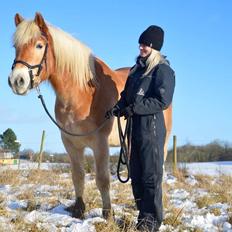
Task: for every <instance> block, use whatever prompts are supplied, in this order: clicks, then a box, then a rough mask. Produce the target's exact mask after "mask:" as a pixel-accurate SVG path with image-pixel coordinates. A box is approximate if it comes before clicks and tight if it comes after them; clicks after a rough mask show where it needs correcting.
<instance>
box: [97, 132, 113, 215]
mask: <svg viewBox="0 0 232 232" xmlns="http://www.w3.org/2000/svg"><path fill="white" fill-rule="evenodd" d="M93 151H94V157H95V164H96V184H97V187H98V189H99V191H100V193H101V198H102V204H103V207H102V214H103V217H104V218H106V219H107V218H109V216H110V215H111V201H110V175H109V145H108V139H107V137H103V138H100V136H99V137H98V142H97V144H95V146H94V147H93Z"/></svg>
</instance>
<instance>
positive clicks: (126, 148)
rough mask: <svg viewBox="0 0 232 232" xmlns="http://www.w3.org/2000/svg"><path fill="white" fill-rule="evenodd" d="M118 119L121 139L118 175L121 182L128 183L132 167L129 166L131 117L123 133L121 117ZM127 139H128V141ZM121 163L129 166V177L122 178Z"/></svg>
mask: <svg viewBox="0 0 232 232" xmlns="http://www.w3.org/2000/svg"><path fill="white" fill-rule="evenodd" d="M117 121H118V133H119V140H120V146H121V149H120V153H119V159H118V166H117V177H118V179H119V181H120V182H121V183H127V182H128V181H129V179H130V167H129V154H130V150H131V123H132V120H131V117H129V118H128V119H127V122H126V127H125V131H124V133H123V130H122V126H121V122H120V117H119V116H118V117H117ZM126 140H127V141H126ZM121 165H126V168H127V177H126V179H122V178H121V175H120V168H121Z"/></svg>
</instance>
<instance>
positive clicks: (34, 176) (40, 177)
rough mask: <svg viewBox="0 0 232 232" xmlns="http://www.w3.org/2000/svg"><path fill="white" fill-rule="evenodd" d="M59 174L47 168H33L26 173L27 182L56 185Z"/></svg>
mask: <svg viewBox="0 0 232 232" xmlns="http://www.w3.org/2000/svg"><path fill="white" fill-rule="evenodd" d="M58 179H59V176H58V175H57V174H56V173H55V172H52V171H49V170H39V169H34V170H30V173H29V175H28V182H29V183H34V184H47V185H56V184H57V181H58Z"/></svg>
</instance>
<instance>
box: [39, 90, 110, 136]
mask: <svg viewBox="0 0 232 232" xmlns="http://www.w3.org/2000/svg"><path fill="white" fill-rule="evenodd" d="M36 90H37V93H38V98H39V99H40V101H41V103H42V105H43V108H44V110H45V112H46V113H47V115H48V117H49V118H50V119H51V120H52V122H53V123H54V124H55V125H56V126H57V127H58V128H59V129H60V130H61V131H63V132H64V133H66V134H68V135H71V136H78V137H83V136H88V135H92V134H94V133H96V132H97V131H99V130H100V129H101V128H103V127H104V126H105V124H106V122H107V120H108V119H105V120H104V121H103V122H102V123H101V125H100V126H99V127H97V128H96V129H94V130H92V131H89V132H86V133H83V134H76V133H72V132H69V131H67V130H66V129H64V128H63V127H61V126H60V125H59V124H58V123H57V122H56V120H55V119H54V118H53V117H52V115H51V114H50V113H49V111H48V109H47V106H46V104H45V101H44V99H43V95H42V94H41V93H40V89H39V87H38V86H37V87H36Z"/></svg>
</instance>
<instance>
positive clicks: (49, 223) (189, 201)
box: [0, 162, 232, 232]
mask: <svg viewBox="0 0 232 232" xmlns="http://www.w3.org/2000/svg"><path fill="white" fill-rule="evenodd" d="M20 167H21V166H20ZM25 167H36V168H37V166H36V165H32V164H29V163H27V164H22V169H25V170H26V168H25ZM50 167H51V164H42V165H41V168H45V169H49V168H50ZM185 167H187V168H188V170H189V173H190V174H189V175H188V176H186V178H185V180H184V183H185V184H186V185H189V186H192V188H194V189H193V191H192V192H191V193H190V192H188V191H187V190H186V189H184V188H181V187H178V188H177V187H176V184H177V182H178V180H177V178H176V177H174V176H173V175H172V174H171V173H167V175H165V177H164V182H165V184H167V185H168V186H170V191H169V192H168V193H166V194H167V196H168V197H169V200H170V203H171V204H172V205H173V206H174V207H176V208H177V209H178V210H179V211H181V212H182V214H181V216H180V220H181V222H182V225H184V226H185V227H186V228H185V229H182V230H180V231H186V232H187V231H194V229H196V228H198V229H200V230H202V231H203V232H218V231H222V232H232V225H231V224H230V223H229V221H228V216H229V215H228V208H229V207H231V206H230V205H229V203H228V204H227V203H222V202H219V203H216V204H212V205H210V206H209V207H207V208H206V207H203V208H198V206H197V204H196V197H200V196H205V195H207V194H208V193H207V192H206V191H205V190H204V189H201V188H198V187H197V184H198V181H197V179H196V178H195V176H194V175H196V174H197V173H198V174H199V173H202V174H207V175H211V176H213V175H215V176H218V175H219V174H222V173H223V174H225V173H226V174H228V175H231V174H232V171H231V170H232V162H222V163H218V162H217V163H216V162H214V163H200V164H196V163H191V164H186V166H185ZM8 168H9V167H8ZM229 170H230V171H229ZM26 176H27V174H26V175H25V177H26ZM60 178H62V179H63V180H65V179H66V178H70V175H69V174H67V173H63V174H61V175H60ZM111 180H112V182H113V184H118V180H117V179H116V178H115V176H112V179H111ZM86 181H87V182H92V181H93V178H92V177H91V176H90V175H87V176H86ZM113 184H112V186H113ZM29 188H33V190H34V193H35V196H37V197H40V198H43V197H51V195H52V192H53V191H62V188H61V187H60V186H56V185H53V186H51V185H42V184H22V185H21V186H17V187H15V186H14V187H12V186H10V185H3V184H1V185H0V195H1V196H3V198H4V200H3V202H2V203H1V207H5V209H6V210H7V212H8V214H11V215H12V216H11V217H12V218H14V217H15V214H16V212H17V210H18V209H24V208H26V207H27V204H28V202H27V201H25V200H19V199H17V195H18V194H19V193H20V192H22V191H23V190H25V189H29ZM115 194H116V191H115V190H114V189H111V198H112V199H114V195H115ZM131 199H133V196H131ZM132 201H133V200H132ZM73 203H74V201H73V200H67V199H59V202H58V203H57V204H56V205H55V207H52V208H51V207H49V204H47V205H46V204H45V205H43V207H42V206H41V207H39V208H38V209H35V210H32V211H31V212H28V211H23V210H22V211H20V212H22V218H23V220H24V221H25V223H29V224H36V225H37V228H38V229H39V230H44V231H49V232H53V231H54V232H57V231H61V232H95V231H96V230H95V226H94V224H95V223H96V222H100V223H106V221H105V219H103V218H102V209H101V208H95V209H91V210H89V211H88V212H86V214H85V219H84V220H80V219H76V218H73V217H71V215H70V213H69V212H68V211H66V208H67V206H70V205H72V204H73ZM112 207H113V210H114V212H115V219H116V221H117V220H120V218H119V216H118V215H119V214H121V215H123V214H124V215H125V214H127V212H125V211H124V208H125V205H122V204H112ZM213 209H218V210H219V212H220V214H219V215H214V214H213V213H211V210H213ZM137 214H138V212H135V213H134V215H133V217H134V220H135V223H136V215H137ZM2 228H3V229H4V228H6V229H7V230H8V231H13V227H12V225H10V219H9V217H6V216H4V215H0V229H2ZM160 231H163V232H165V231H179V230H178V229H175V228H174V227H172V226H170V225H162V226H161V228H160Z"/></svg>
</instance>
